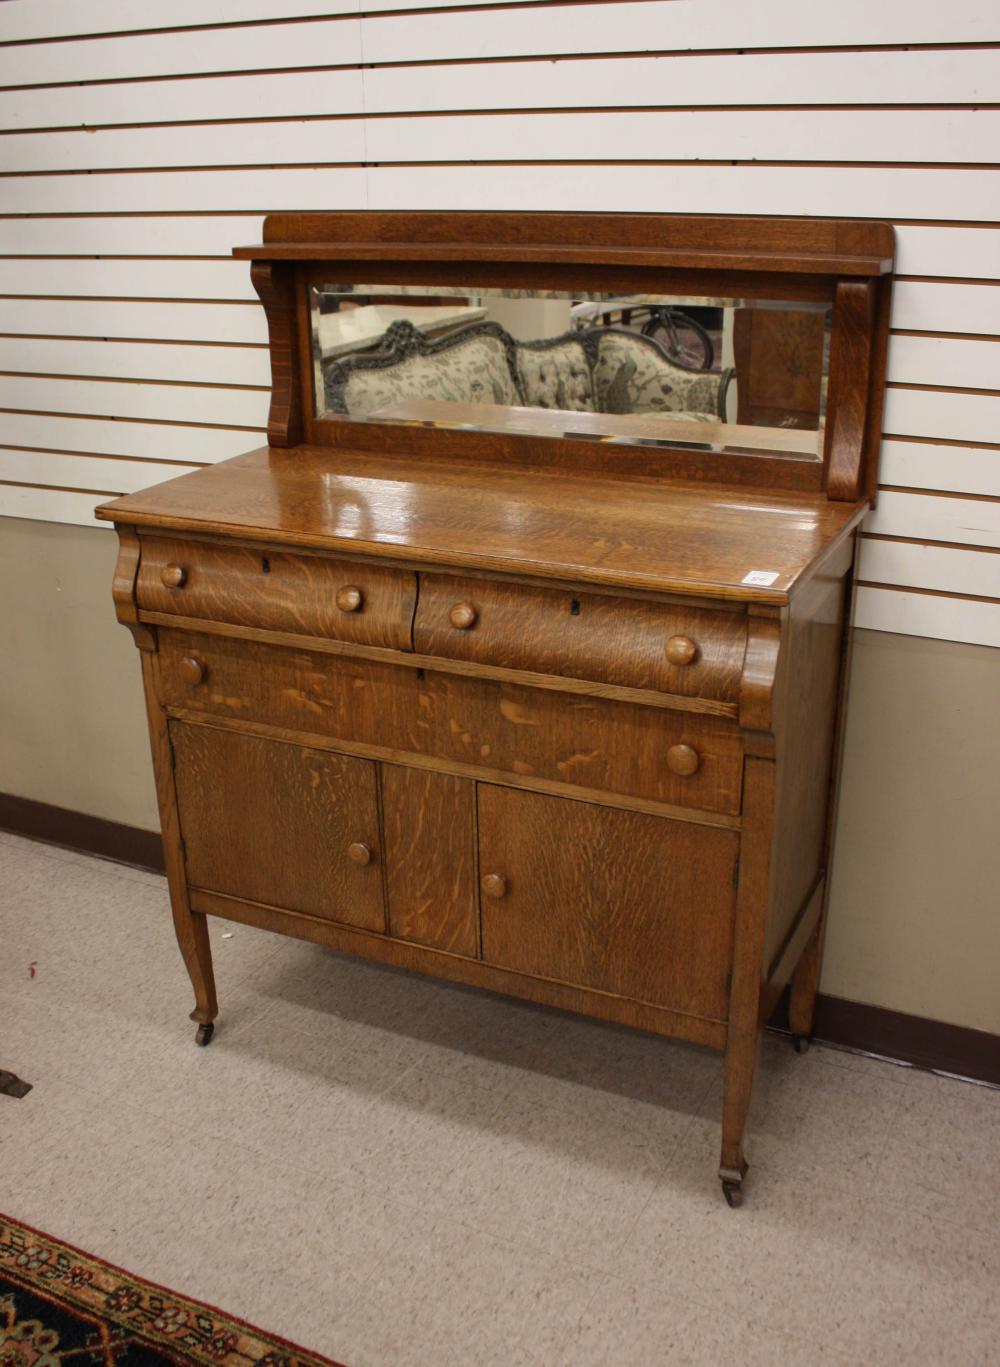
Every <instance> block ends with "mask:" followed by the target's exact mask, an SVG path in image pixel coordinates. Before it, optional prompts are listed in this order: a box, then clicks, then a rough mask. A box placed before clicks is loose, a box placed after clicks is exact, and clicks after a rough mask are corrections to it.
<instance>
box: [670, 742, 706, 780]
mask: <svg viewBox="0 0 1000 1367" xmlns="http://www.w3.org/2000/svg"><path fill="white" fill-rule="evenodd" d="M700 766H701V755H699V754H698V751H697V750H695V749H694V747H693V746H690V745H671V747H670V749H669V750H668V751H667V768H668V769H669V770H670V772H671V773H672V774H679V775H680V777H681V778H688V777H689V776H690V775H691V774H696V773H697V772H698V769H699V767H700Z"/></svg>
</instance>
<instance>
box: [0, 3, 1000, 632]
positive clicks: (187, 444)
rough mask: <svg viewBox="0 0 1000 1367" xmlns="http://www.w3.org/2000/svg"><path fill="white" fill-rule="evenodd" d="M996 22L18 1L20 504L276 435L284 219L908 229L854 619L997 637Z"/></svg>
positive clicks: (80, 508)
mask: <svg viewBox="0 0 1000 1367" xmlns="http://www.w3.org/2000/svg"><path fill="white" fill-rule="evenodd" d="M997 147H1000V8H998V7H997V6H996V5H993V4H983V3H982V0H956V2H955V3H952V4H949V5H941V4H940V3H939V2H938V0H879V2H878V3H877V4H873V3H872V0H839V3H838V4H837V5H836V6H830V5H827V6H818V5H809V4H805V5H804V4H802V3H801V0H761V2H760V3H757V4H753V5H748V4H746V3H745V0H616V2H615V0H612V3H607V2H603V3H602V2H601V0H597V3H573V2H572V0H570V2H569V3H562V4H553V3H546V2H544V0H513V3H511V2H510V0H507V2H506V3H503V4H499V3H490V2H489V0H486V3H484V0H479V3H478V4H476V5H475V6H472V5H469V4H468V3H467V0H409V2H408V3H406V0H324V4H323V5H322V6H319V5H315V4H314V5H312V6H310V5H308V4H304V3H303V0H240V4H239V5H238V6H234V5H232V4H231V3H225V2H224V0H172V3H171V4H169V5H168V4H165V3H162V0H161V3H148V2H147V3H144V4H136V3H135V0H88V3H87V4H80V3H79V0H0V410H2V413H3V417H2V428H0V514H7V515H10V516H16V517H33V518H40V519H48V520H61V521H68V522H78V523H81V524H85V525H89V524H90V521H91V514H92V509H93V506H94V504H95V502H97V501H99V500H100V499H102V498H103V497H105V496H106V495H109V494H113V493H117V492H123V491H126V490H131V489H136V488H141V487H143V486H144V485H146V484H149V483H152V482H155V481H157V480H160V479H165V478H170V477H172V476H173V475H175V474H178V473H181V472H183V471H184V470H186V469H190V468H193V467H194V466H196V465H199V464H203V463H205V462H211V461H217V460H222V459H225V458H226V457H228V456H230V455H234V454H237V453H238V452H239V451H241V450H244V449H246V448H247V447H248V446H250V445H253V444H255V443H257V442H258V441H259V440H260V439H261V435H262V432H263V428H264V422H265V413H266V406H267V389H268V379H269V375H268V360H267V349H266V333H265V328H264V319H263V312H262V310H261V309H260V307H259V305H258V304H256V302H255V299H254V295H253V292H252V290H251V289H250V286H249V278H248V270H247V267H246V265H245V264H244V263H234V262H232V261H231V260H228V259H226V258H227V256H228V253H229V249H230V248H231V247H232V246H233V245H234V244H235V243H237V242H239V243H247V242H253V241H255V240H258V239H259V236H260V230H261V229H260V224H261V218H262V216H263V215H264V214H265V213H266V212H268V211H269V210H275V209H335V208H387V209H407V208H410V209H437V208H448V209H459V208H469V209H489V208H497V209H501V208H503V209H518V208H523V209H563V210H569V209H579V210H601V211H606V212H612V211H627V210H658V211H663V212H677V211H682V212H688V213H753V214H757V213H762V214H830V215H836V216H838V217H850V216H871V217H880V218H888V219H890V220H892V221H893V222H895V224H896V225H897V243H898V258H897V269H898V271H899V275H900V279H899V283H898V285H897V288H896V293H895V300H894V307H893V319H892V323H893V333H892V339H891V346H890V355H889V385H890V387H889V391H888V396H887V404H886V413H885V424H884V430H885V433H886V436H885V441H884V444H883V457H882V485H883V487H882V490H881V493H880V499H879V506H878V509H877V511H876V512H875V513H874V514H873V515H872V517H871V518H870V519H869V521H868V523H867V524H866V529H867V530H866V538H865V542H864V546H863V557H862V565H861V574H862V581H863V587H862V588H861V590H860V593H859V602H858V620H859V622H860V624H861V625H862V626H868V627H873V628H876V629H879V630H886V631H899V632H907V633H912V634H917V635H930V636H940V637H944V638H948V639H953V640H960V641H972V642H979V643H983V644H990V645H1000V364H998V362H1000V155H998V153H997V151H996V149H997Z"/></svg>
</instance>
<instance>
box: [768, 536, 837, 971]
mask: <svg viewBox="0 0 1000 1367" xmlns="http://www.w3.org/2000/svg"><path fill="white" fill-rule="evenodd" d="M853 550H854V543H853V539H852V540H851V541H848V542H845V543H844V545H843V546H842V547H841V548H840V549H839V550H838V552H837V553H836V555H832V556H830V557H829V558H828V559H827V560H826V561H825V562H824V563H823V564H821V565H820V566H819V567H818V569H817V570H816V571H815V573H814V574H813V575H812V577H811V578H810V579H809V581H808V582H807V583H806V584H805V585H803V587H802V589H801V590H800V591H799V593H798V594H796V596H795V598H794V599H793V601H792V604H791V606H790V608H789V610H788V614H787V618H786V625H785V633H784V643H783V647H782V656H781V659H780V662H779V677H778V682H777V687H776V696H777V700H778V701H777V707H776V717H775V752H776V758H777V773H776V792H775V810H774V845H775V857H774V861H773V865H772V880H771V887H770V895H769V901H768V914H767V924H766V931H765V939H764V967H765V970H766V971H769V970H770V969H771V968H772V967H773V965H774V964H775V963H776V962H777V959H778V957H779V955H780V953H781V950H782V948H783V946H784V944H785V941H786V939H787V938H788V937H789V935H791V934H792V933H793V931H794V927H795V923H796V921H797V919H798V917H799V916H800V914H801V913H802V912H803V910H804V909H805V908H806V907H807V905H808V904H809V902H810V899H811V897H812V894H813V892H814V890H815V888H816V886H817V883H818V882H819V880H820V878H821V877H822V875H823V872H824V861H825V855H826V845H827V831H828V823H829V814H830V810H831V802H832V799H833V778H834V772H833V769H834V766H833V757H834V746H835V740H836V735H837V728H838V723H839V714H840V709H841V708H842V705H843V704H842V699H841V676H842V661H843V653H844V636H845V630H846V628H847V625H848V624H847V620H846V619H847V611H848V605H849V598H848V595H849V591H850V582H851V580H850V573H851V562H852V558H853Z"/></svg>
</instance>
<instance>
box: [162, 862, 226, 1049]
mask: <svg viewBox="0 0 1000 1367" xmlns="http://www.w3.org/2000/svg"><path fill="white" fill-rule="evenodd" d="M170 900H171V902H172V903H174V932H175V934H176V935H177V943H178V945H179V946H180V951H181V954H182V955H183V958H184V963H185V966H186V967H187V971H188V977H189V978H190V979H191V986H192V987H193V988H194V1001H195V1007H194V1010H193V1011H192V1012H191V1019H192V1020H193V1021H197V1022H198V1025H199V1026H200V1027H201V1029H199V1031H198V1043H199V1044H207V1043H208V1041H209V1040H210V1039H211V1038H212V1030H213V1028H214V1027H213V1025H212V1022H213V1021H214V1020H215V1018H216V1016H217V1015H218V1014H219V1003H218V1001H217V1000H216V996H215V973H214V972H213V969H212V947H211V945H210V943H209V939H208V922H207V921H206V919H205V917H204V916H203V915H202V914H201V912H198V911H190V910H189V909H188V907H187V898H186V897H185V898H184V903H185V905H184V906H182V907H178V906H177V904H176V901H175V898H174V895H173V888H171V890H170ZM177 900H179V899H177ZM206 1027H207V1029H208V1033H207V1035H206V1036H205V1037H204V1038H202V1033H203V1031H204V1030H205V1029H206Z"/></svg>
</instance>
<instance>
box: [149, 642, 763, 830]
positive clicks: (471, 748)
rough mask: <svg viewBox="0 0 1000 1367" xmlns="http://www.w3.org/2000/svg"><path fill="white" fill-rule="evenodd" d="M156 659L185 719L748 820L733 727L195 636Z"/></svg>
mask: <svg viewBox="0 0 1000 1367" xmlns="http://www.w3.org/2000/svg"><path fill="white" fill-rule="evenodd" d="M159 660H160V694H161V698H162V701H163V702H164V704H165V705H166V706H167V707H170V708H177V709H181V710H182V711H183V712H184V713H185V714H186V712H187V711H188V710H189V709H191V710H196V711H198V712H204V713H212V714H215V715H218V716H224V717H228V718H230V719H232V720H243V721H248V722H253V723H263V724H264V725H267V726H274V727H278V728H280V730H281V731H282V732H283V733H298V734H299V735H300V736H303V737H309V736H312V737H315V736H327V737H329V738H330V739H331V740H336V741H338V742H339V743H340V744H342V745H344V747H345V748H348V749H349V748H350V747H351V746H352V745H357V746H358V747H359V752H360V753H362V754H366V755H368V756H369V757H374V758H385V759H390V760H395V761H399V762H402V760H403V757H404V756H406V755H418V756H422V757H423V758H424V759H429V760H433V761H435V762H439V763H440V764H441V767H442V769H443V770H445V771H446V772H447V771H449V769H450V771H451V772H453V773H459V774H463V775H466V776H469V777H501V776H505V775H508V776H512V777H515V778H516V779H519V780H520V781H521V782H523V783H524V784H525V786H528V787H530V786H531V785H532V783H533V782H535V781H540V782H542V783H553V782H555V783H560V784H568V785H571V786H572V787H574V788H577V789H586V790H588V791H589V792H592V793H594V794H600V793H614V794H616V795H618V796H620V797H633V798H643V799H648V800H649V801H653V802H657V803H663V804H668V805H671V806H680V807H691V808H700V809H702V810H704V811H710V812H723V813H728V814H732V815H735V814H737V813H738V812H739V810H740V803H741V797H742V784H743V746H742V738H741V736H740V732H739V728H738V727H737V726H736V724H735V722H733V721H731V720H730V719H729V718H728V717H712V716H702V715H700V714H698V713H694V712H685V711H681V710H675V709H673V708H665V707H647V706H645V705H643V704H642V703H634V702H624V701H623V702H619V701H617V700H614V701H613V700H610V699H606V698H594V697H588V696H584V695H576V694H571V693H561V692H560V693H557V692H553V691H550V690H547V689H542V688H530V687H524V686H521V685H515V684H506V683H498V682H495V681H493V680H490V679H473V678H467V677H465V676H464V675H461V674H444V673H437V672H435V671H434V670H433V669H426V670H416V669H412V668H407V667H405V666H400V665H391V664H383V663H381V662H376V661H374V660H361V659H356V658H354V657H350V656H339V655H325V654H320V653H318V652H316V651H309V650H304V649H301V650H300V649H293V648H289V647H283V646H272V645H265V644H263V643H262V642H259V641H245V640H234V639H232V638H229V637H224V636H215V637H213V636H199V635H196V634H194V633H188V632H186V631H164V632H162V633H161V635H160V652H159ZM307 743H308V741H307ZM452 766H455V767H452Z"/></svg>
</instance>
